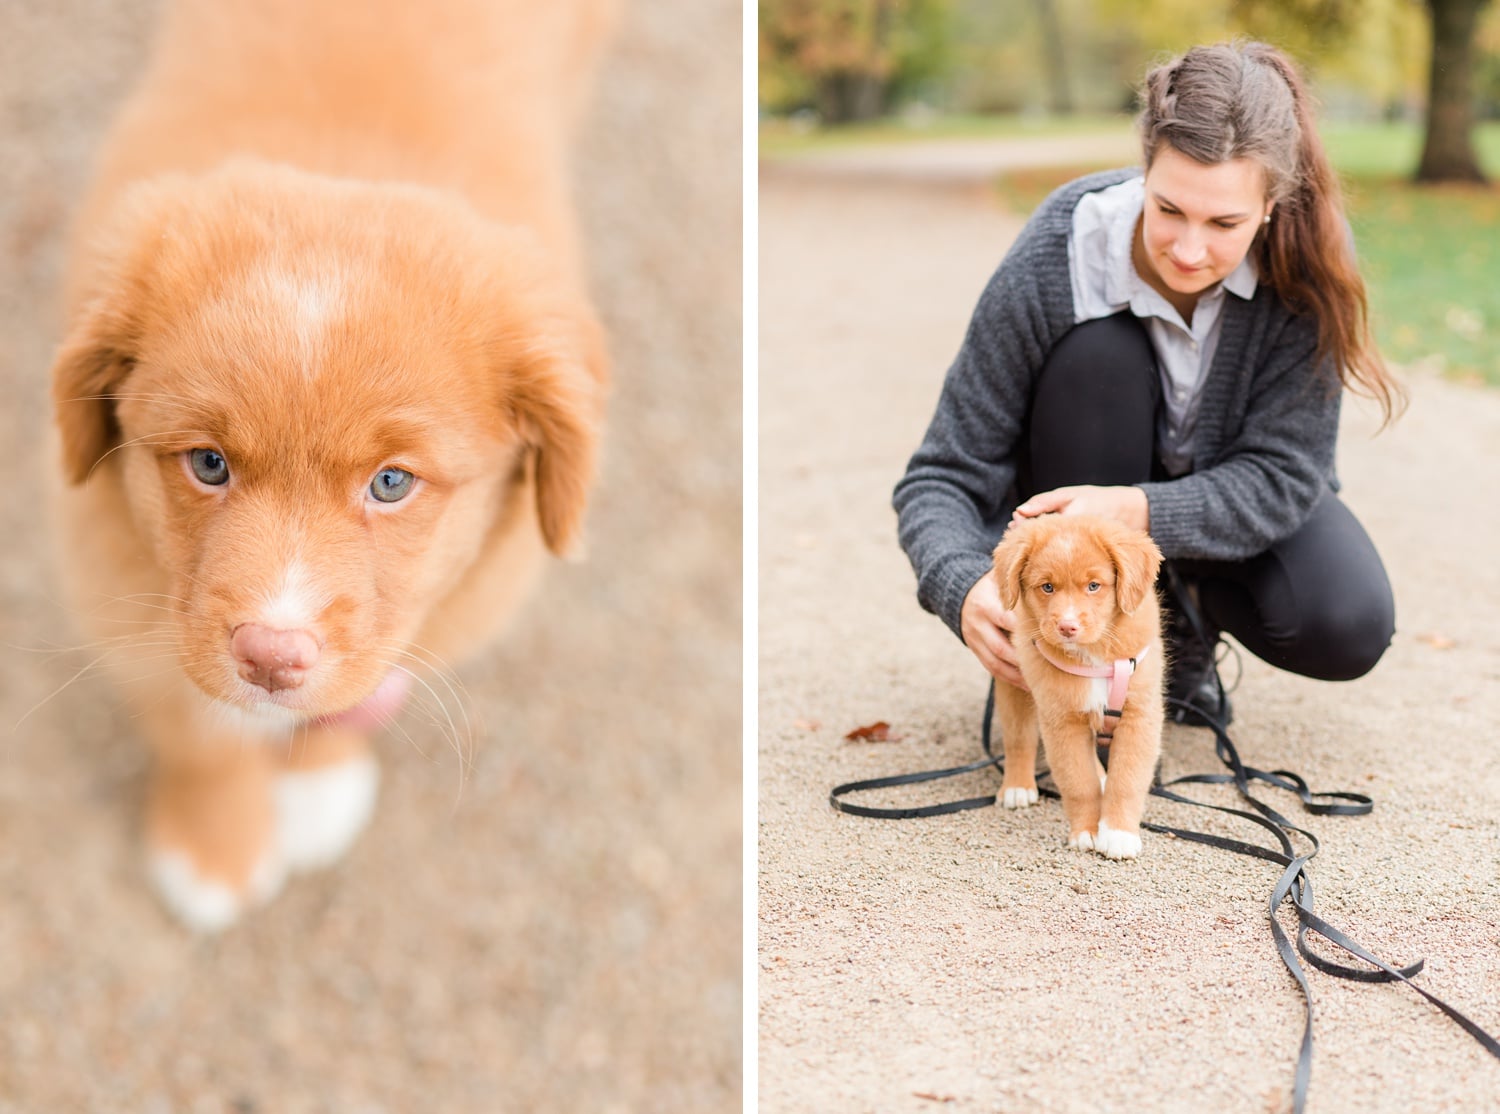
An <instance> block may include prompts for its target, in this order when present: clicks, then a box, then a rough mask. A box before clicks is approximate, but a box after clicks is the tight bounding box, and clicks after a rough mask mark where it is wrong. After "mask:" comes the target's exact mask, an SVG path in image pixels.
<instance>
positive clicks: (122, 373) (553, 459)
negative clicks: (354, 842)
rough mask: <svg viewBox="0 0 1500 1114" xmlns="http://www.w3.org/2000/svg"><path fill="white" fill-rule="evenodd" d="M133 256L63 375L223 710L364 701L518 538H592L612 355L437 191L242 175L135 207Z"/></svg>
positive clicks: (61, 367)
mask: <svg viewBox="0 0 1500 1114" xmlns="http://www.w3.org/2000/svg"><path fill="white" fill-rule="evenodd" d="M117 237H118V238H117V240H116V242H115V244H114V247H113V250H112V251H111V252H109V253H107V254H106V256H105V263H104V265H103V266H102V267H101V268H100V271H99V274H98V277H97V279H96V281H95V283H94V289H95V291H96V295H95V299H94V301H93V302H92V304H91V305H90V307H89V308H88V309H87V310H86V312H85V313H84V315H83V319H82V323H81V325H80V326H79V328H78V330H77V331H76V332H75V333H74V335H73V336H72V337H71V338H69V340H68V342H67V343H66V345H65V346H64V349H63V351H62V353H61V354H60V357H59V360H58V364H57V367H56V370H55V373H54V376H55V377H54V393H55V396H56V403H57V410H58V421H59V426H60V429H61V431H62V437H63V445H64V452H65V464H66V467H67V468H68V469H69V471H70V473H71V476H72V478H73V480H74V481H75V482H80V483H81V482H86V481H87V479H88V477H89V475H90V473H91V472H93V471H94V470H96V469H97V468H99V467H100V466H101V464H102V465H104V466H106V467H109V468H118V469H119V474H120V475H121V477H122V479H123V492H124V494H123V498H124V500H125V501H126V503H127V504H128V506H127V507H126V508H123V509H124V510H127V511H128V518H129V520H130V523H131V525H132V527H133V528H134V529H135V530H136V531H137V532H138V533H139V534H140V535H141V538H142V541H143V542H144V543H145V544H146V545H147V546H148V547H149V549H150V551H151V553H152V555H153V557H154V559H155V561H156V563H157V564H158V565H159V567H160V568H161V570H162V571H163V572H164V573H165V575H166V581H167V584H168V588H167V592H168V595H169V597H170V600H169V601H167V602H168V604H169V606H170V608H171V610H172V612H173V621H174V625H175V630H176V635H177V640H178V642H179V648H180V650H181V660H182V664H183V668H184V669H185V671H186V672H187V674H188V676H189V677H191V678H192V680H193V681H194V682H195V683H196V684H197V685H198V686H199V687H200V688H201V689H202V690H203V691H204V692H205V693H207V694H208V695H209V696H211V697H213V698H215V699H218V700H222V701H226V702H229V703H232V704H235V705H239V706H241V707H249V708H258V707H264V706H267V705H272V706H280V707H283V708H287V709H290V710H291V711H293V712H294V713H297V714H300V715H305V716H312V715H322V714H328V713H332V712H337V711H341V710H344V709H346V708H349V707H351V706H353V705H354V704H356V703H358V702H359V701H360V700H362V699H363V698H364V697H366V696H367V695H369V694H370V693H371V692H372V691H373V690H374V689H375V688H376V687H377V686H378V685H379V684H380V683H381V681H382V680H383V679H385V678H386V676H387V675H388V674H390V673H391V671H392V670H397V669H400V668H401V667H402V655H403V653H404V652H405V651H406V649H407V644H408V642H409V640H410V639H412V638H413V637H415V634H416V631H417V629H418V628H419V627H420V625H421V623H422V620H423V619H424V617H425V616H426V615H427V613H428V611H429V610H430V609H431V608H432V606H433V605H434V603H435V602H436V601H438V600H439V599H441V598H442V596H443V595H444V594H445V593H446V592H447V591H448V590H449V589H451V588H452V587H454V585H455V584H456V583H457V582H458V580H459V578H460V577H461V576H462V574H463V572H464V571H465V569H466V568H467V567H468V566H469V564H470V563H471V562H472V561H473V559H474V557H475V555H476V554H477V553H478V551H479V549H480V546H481V545H482V543H483V542H484V540H485V536H486V533H487V531H488V530H490V529H491V528H492V526H493V525H494V524H495V523H496V522H497V521H498V520H500V519H502V518H504V517H505V516H506V515H507V514H511V513H515V512H519V513H525V514H531V515H535V516H537V518H538V520H539V523H540V527H541V532H542V535H543V537H544V538H545V540H546V541H547V543H548V544H549V545H550V546H551V547H552V548H554V549H556V550H562V549H564V548H566V547H567V546H568V544H569V543H570V542H571V541H572V540H573V538H574V537H575V535H576V533H577V531H578V527H579V521H580V517H581V514H582V511H583V502H584V494H585V491H586V489H587V486H588V483H589V481H590V477H591V471H592V462H593V446H594V437H595V422H596V416H597V410H598V399H597V393H598V390H599V382H598V376H597V375H596V374H594V373H592V372H591V370H590V366H589V365H590V362H591V361H592V360H596V359H597V348H595V347H592V345H593V344H595V343H596V338H595V337H594V335H593V332H592V322H591V321H589V320H587V319H586V310H583V309H582V308H581V307H577V306H575V305H572V304H570V303H569V302H568V299H566V298H565V297H561V296H558V295H554V294H552V293H549V292H548V291H547V290H546V289H545V283H544V282H541V281H539V280H537V279H536V278H535V275H536V274H539V273H543V274H544V273H545V268H541V267H538V266H536V265H535V264H536V260H535V258H534V257H533V256H532V255H531V254H530V253H529V248H528V247H527V245H525V244H524V243H520V242H517V241H516V240H515V239H513V238H511V237H510V236H509V235H508V234H506V233H504V232H502V231H500V230H498V229H496V228H494V227H493V226H492V225H489V224H488V223H486V222H483V221H481V220H479V219H478V218H477V217H475V216H474V215H473V214H472V213H469V212H467V211H462V210H459V209H457V208H455V207H454V206H453V205H452V204H451V203H443V202H438V201H436V200H434V199H431V198H428V197H425V196H422V195H420V194H419V193H417V192H416V191H412V192H411V193H403V194H399V195H391V194H390V193H386V192H377V191H376V190H375V189H373V188H364V187H354V186H347V185H336V184H333V183H329V182H325V181H322V180H319V179H315V178H311V177H310V176H305V175H297V174H295V173H294V172H290V171H287V172H280V171H276V172H261V171H257V172H253V173H252V172H245V171H243V170H242V172H241V173H240V174H238V175H236V174H229V173H226V174H224V175H221V176H216V177H214V178H210V179H202V180H196V181H189V180H181V181H172V182H167V183H164V184H160V185H156V186H153V187H149V188H146V189H144V190H138V191H137V195H136V196H135V197H134V198H133V200H132V202H131V203H130V205H129V206H128V207H127V210H126V214H125V216H124V217H123V219H122V222H121V225H120V227H119V229H118V231H117ZM523 476H529V477H530V478H531V479H532V480H533V481H534V482H533V483H532V484H531V485H529V486H528V485H525V484H522V483H521V480H522V478H523ZM533 488H534V490H535V496H534V499H535V506H529V505H528V506H526V507H524V508H517V507H512V506H508V505H507V501H508V500H510V499H512V498H516V497H520V496H517V495H516V491H517V490H520V491H522V492H527V491H530V490H531V489H533ZM525 497H526V498H528V499H531V498H532V496H530V495H526V496H525Z"/></svg>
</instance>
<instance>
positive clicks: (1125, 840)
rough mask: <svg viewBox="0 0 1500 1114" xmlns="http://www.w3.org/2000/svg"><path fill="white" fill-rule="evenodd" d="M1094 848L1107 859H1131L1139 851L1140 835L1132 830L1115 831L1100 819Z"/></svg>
mask: <svg viewBox="0 0 1500 1114" xmlns="http://www.w3.org/2000/svg"><path fill="white" fill-rule="evenodd" d="M1094 850H1095V851H1097V852H1099V854H1101V855H1103V856H1104V857H1105V858H1107V859H1133V858H1135V857H1136V856H1137V855H1139V854H1140V853H1141V837H1140V836H1138V835H1135V834H1134V833H1132V832H1121V831H1116V830H1115V829H1114V828H1111V827H1110V826H1109V825H1108V824H1106V823H1105V822H1104V821H1103V820H1100V821H1099V834H1098V835H1097V836H1096V837H1095V838H1094Z"/></svg>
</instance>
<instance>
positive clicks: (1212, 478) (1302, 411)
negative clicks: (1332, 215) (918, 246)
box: [893, 170, 1340, 638]
mask: <svg viewBox="0 0 1500 1114" xmlns="http://www.w3.org/2000/svg"><path fill="white" fill-rule="evenodd" d="M1139 173H1140V171H1138V170H1111V171H1106V172H1104V173H1101V174H1093V175H1090V176H1088V177H1086V178H1081V179H1079V180H1078V181H1076V182H1072V183H1070V184H1069V185H1066V186H1063V187H1062V188H1061V189H1059V190H1057V191H1056V192H1055V193H1053V194H1052V196H1050V197H1049V198H1048V199H1047V200H1046V201H1045V202H1043V203H1042V205H1041V207H1040V208H1039V209H1037V211H1036V213H1035V214H1033V216H1032V218H1031V220H1030V221H1029V222H1027V225H1026V227H1025V228H1024V229H1023V230H1022V231H1021V234H1020V236H1019V238H1017V240H1016V242H1015V244H1014V245H1012V247H1011V249H1010V251H1009V252H1008V253H1006V256H1005V259H1004V260H1003V261H1002V262H1001V264H1000V267H999V269H998V270H996V272H995V274H994V276H993V277H992V278H991V279H990V281H989V284H988V285H987V286H986V287H985V290H984V293H983V294H982V295H981V296H980V299H979V305H978V307H977V308H976V309H975V311H974V316H973V318H972V320H971V321H970V322H969V329H968V333H967V335H966V336H965V337H964V342H963V347H962V348H960V349H959V352H958V356H957V357H956V358H955V360H954V361H953V365H952V366H951V367H950V368H949V369H948V376H947V379H946V380H945V381H944V383H943V390H942V394H941V396H940V397H939V399H938V405H937V412H936V413H935V414H934V415H933V418H932V423H931V424H930V425H929V426H928V427H927V435H926V437H924V438H923V440H922V444H921V445H920V446H919V447H918V449H917V451H916V453H915V454H914V455H913V456H912V458H911V462H910V464H908V465H907V469H906V474H905V475H904V476H903V477H902V478H901V481H900V482H899V483H898V484H897V485H896V490H895V494H894V498H893V502H894V505H895V508H896V512H897V515H898V521H899V532H900V539H901V547H902V548H903V549H904V550H906V554H907V556H908V557H909V558H911V563H912V568H913V569H914V570H915V571H916V574H917V598H918V599H919V600H920V601H921V604H922V606H923V607H925V608H926V609H927V610H928V611H932V612H934V613H936V614H937V615H938V616H939V617H940V618H942V620H943V621H944V622H945V623H947V624H948V626H949V627H950V628H951V629H952V630H953V632H954V633H955V634H958V635H959V637H960V638H962V637H963V636H962V634H961V633H960V626H959V620H960V612H961V611H962V609H963V602H964V597H965V596H967V595H968V592H969V589H970V588H972V587H973V586H974V583H975V582H976V581H977V580H978V579H979V578H980V577H981V576H983V575H985V573H986V572H988V571H989V569H990V567H991V558H990V554H991V552H992V551H993V550H994V547H995V544H996V543H997V542H998V541H999V539H1000V535H1001V534H1002V533H1004V532H1005V526H1006V523H1007V522H1008V521H1009V518H1010V514H1011V511H1012V510H1013V509H1014V507H1015V506H1016V504H1017V502H1018V501H1019V499H1018V495H1017V492H1016V490H1015V482H1016V461H1017V456H1018V453H1019V451H1020V447H1021V438H1022V433H1023V431H1024V428H1025V423H1026V417H1027V414H1028V412H1029V410H1030V405H1031V397H1032V391H1033V388H1034V386H1035V383H1036V378H1037V374H1038V373H1039V372H1040V370H1041V368H1042V365H1043V362H1044V361H1045V360H1046V358H1047V354H1048V353H1049V352H1050V351H1051V350H1052V346H1053V345H1055V344H1056V343H1057V342H1058V341H1059V340H1060V339H1061V338H1062V336H1063V335H1064V334H1065V333H1067V332H1068V330H1070V329H1071V328H1073V324H1074V322H1073V287H1072V281H1071V277H1070V273H1069V268H1068V237H1069V232H1070V230H1071V228H1072V223H1073V210H1074V208H1075V207H1076V206H1077V204H1078V202H1079V200H1080V199H1081V198H1082V197H1083V195H1084V194H1086V193H1089V192H1092V191H1094V190H1100V189H1104V188H1106V187H1108V186H1112V185H1115V184H1116V183H1118V182H1122V181H1125V180H1126V179H1127V178H1129V177H1131V176H1132V175H1135V174H1139ZM1223 312H1224V317H1223V324H1222V332H1221V334H1220V338H1219V347H1218V350H1217V352H1216V353H1215V354H1214V361H1213V365H1212V366H1211V367H1210V369H1209V372H1208V378H1207V380H1206V381H1205V383H1204V387H1203V401H1202V406H1201V409H1200V411H1199V418H1198V427H1197V432H1196V438H1197V445H1196V449H1195V452H1194V459H1193V471H1192V472H1191V473H1190V474H1188V475H1186V476H1183V477H1181V478H1180V479H1175V480H1169V481H1166V482H1162V483H1143V484H1140V485H1139V486H1140V488H1141V489H1142V490H1143V491H1144V492H1145V493H1146V500H1147V503H1148V505H1149V507H1150V516H1151V519H1150V521H1151V536H1152V537H1153V538H1154V539H1155V540H1156V543H1157V545H1158V546H1159V547H1160V548H1161V551H1162V553H1163V554H1164V555H1165V556H1166V557H1168V558H1194V557H1196V558H1212V559H1217V560H1228V561H1237V560H1243V559H1245V558H1247V557H1251V556H1253V555H1255V554H1257V553H1260V552H1262V551H1264V550H1265V549H1267V548H1268V547H1269V546H1270V545H1271V544H1272V543H1274V542H1276V541H1279V540H1281V539H1282V538H1285V537H1287V536H1288V535H1290V534H1291V533H1293V532H1294V531H1295V530H1296V529H1297V528H1298V527H1299V526H1301V525H1302V524H1303V522H1305V521H1306V520H1307V517H1308V515H1309V514H1310V513H1311V512H1312V509H1313V506H1314V505H1315V504H1316V503H1317V501H1318V499H1319V498H1320V496H1321V495H1322V494H1323V492H1324V491H1326V490H1328V489H1329V488H1334V489H1336V488H1337V481H1336V480H1335V478H1334V472H1333V463H1334V460H1333V458H1334V442H1335V440H1336V438H1337V434H1338V417H1339V395H1340V391H1339V384H1338V379H1337V376H1336V375H1334V373H1333V369H1332V366H1331V364H1329V363H1326V362H1325V363H1324V364H1323V365H1322V366H1315V363H1314V361H1315V356H1316V349H1317V340H1318V337H1317V324H1316V322H1315V321H1314V320H1313V319H1312V318H1310V317H1307V316H1297V315H1294V314H1292V313H1291V312H1290V311H1289V310H1288V309H1287V308H1286V306H1285V305H1283V303H1282V302H1281V300H1280V298H1278V297H1277V295H1276V294H1275V292H1274V291H1272V290H1271V289H1270V288H1269V287H1268V286H1267V285H1266V284H1265V283H1264V282H1262V283H1260V284H1259V285H1258V286H1257V288H1256V291H1255V296H1254V298H1252V299H1251V300H1249V301H1245V300H1244V299H1241V298H1237V297H1228V298H1226V299H1225V302H1224V311H1223Z"/></svg>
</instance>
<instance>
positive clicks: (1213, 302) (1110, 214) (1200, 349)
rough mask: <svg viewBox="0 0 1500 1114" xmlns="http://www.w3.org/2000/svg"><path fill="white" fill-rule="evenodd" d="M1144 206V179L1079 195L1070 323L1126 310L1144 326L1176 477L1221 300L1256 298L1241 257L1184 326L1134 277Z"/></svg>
mask: <svg viewBox="0 0 1500 1114" xmlns="http://www.w3.org/2000/svg"><path fill="white" fill-rule="evenodd" d="M1145 200H1146V182H1145V179H1144V178H1132V179H1130V180H1129V181H1126V182H1121V183H1120V184H1119V185H1117V186H1110V187H1109V188H1108V189H1102V190H1098V191H1097V192H1094V193H1088V194H1085V195H1084V196H1083V199H1082V200H1081V201H1080V202H1079V203H1078V207H1077V208H1076V209H1074V210H1073V230H1072V235H1071V236H1070V237H1069V239H1068V267H1069V270H1070V272H1071V276H1072V280H1073V320H1074V322H1075V324H1076V323H1081V322H1084V321H1093V320H1095V319H1096V318H1100V317H1109V316H1111V315H1113V314H1116V313H1119V312H1120V311H1121V310H1123V309H1127V308H1128V309H1129V310H1130V312H1131V313H1133V314H1135V316H1137V317H1139V318H1140V319H1141V322H1142V324H1144V325H1145V326H1146V332H1147V334H1148V335H1149V336H1150V337H1151V346H1152V348H1154V349H1155V350H1156V362H1157V366H1158V368H1159V369H1160V372H1161V386H1162V399H1163V401H1164V403H1165V405H1164V406H1163V407H1162V412H1161V414H1160V416H1159V418H1158V420H1157V444H1158V447H1159V449H1160V453H1161V459H1162V463H1163V464H1164V465H1165V466H1166V469H1167V472H1168V474H1169V475H1172V476H1181V475H1184V474H1185V473H1187V472H1189V471H1190V470H1191V469H1192V466H1193V434H1194V431H1195V430H1196V428H1197V425H1198V405H1199V402H1200V401H1201V400H1202V398H1203V382H1204V380H1205V379H1206V378H1207V376H1208V369H1209V367H1210V366H1211V365H1212V363H1213V358H1214V352H1215V351H1216V350H1217V349H1218V347H1219V332H1220V324H1221V322H1222V321H1223V309H1224V292H1225V291H1226V290H1227V291H1228V292H1229V293H1231V294H1233V295H1235V296H1236V297H1239V298H1243V299H1245V300H1246V301H1248V300H1249V299H1251V298H1253V297H1254V296H1255V287H1256V284H1257V282H1258V276H1257V274H1256V271H1255V264H1254V263H1252V262H1251V260H1250V257H1249V256H1248V255H1247V256H1246V257H1245V258H1244V259H1243V260H1241V262H1240V265H1239V266H1238V267H1236V268H1235V269H1234V270H1233V271H1231V272H1230V273H1229V274H1228V275H1227V276H1225V278H1224V280H1223V281H1222V282H1219V283H1215V284H1214V285H1213V286H1212V287H1210V288H1209V289H1208V290H1205V291H1204V292H1203V293H1202V294H1200V295H1199V297H1198V303H1197V305H1196V306H1194V308H1193V323H1192V325H1191V326H1189V325H1188V324H1187V323H1185V322H1184V321H1183V320H1182V315H1181V314H1180V313H1178V312H1177V310H1176V308H1175V307H1173V305H1172V303H1170V302H1168V301H1167V300H1166V299H1165V298H1163V297H1162V296H1161V295H1160V294H1158V293H1157V292H1156V291H1155V290H1154V289H1152V288H1151V287H1150V286H1148V285H1147V284H1146V282H1145V281H1144V280H1143V279H1142V278H1141V277H1140V275H1138V274H1137V273H1136V270H1135V263H1134V261H1133V260H1132V258H1131V248H1132V246H1133V244H1134V241H1135V229H1136V224H1137V223H1138V222H1139V220H1140V217H1141V212H1142V210H1143V209H1144V207H1145Z"/></svg>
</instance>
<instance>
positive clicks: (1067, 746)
mask: <svg viewBox="0 0 1500 1114" xmlns="http://www.w3.org/2000/svg"><path fill="white" fill-rule="evenodd" d="M1042 745H1043V746H1044V747H1045V748H1046V751H1047V765H1048V766H1050V767H1051V769H1052V779H1053V780H1054V781H1056V782H1057V791H1058V793H1060V794H1061V795H1062V803H1063V812H1064V813H1065V814H1066V815H1067V817H1068V846H1069V847H1075V848H1077V849H1078V850H1080V851H1092V850H1093V849H1094V841H1095V836H1096V834H1097V832H1098V828H1099V802H1100V794H1099V774H1098V772H1097V767H1098V764H1099V760H1098V758H1097V757H1096V756H1095V754H1094V731H1093V728H1092V727H1090V726H1089V720H1088V716H1086V715H1081V714H1078V713H1064V714H1060V715H1053V716H1048V717H1045V718H1044V719H1043V720H1042ZM1111 774H1113V770H1111ZM1111 781H1113V777H1111Z"/></svg>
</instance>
